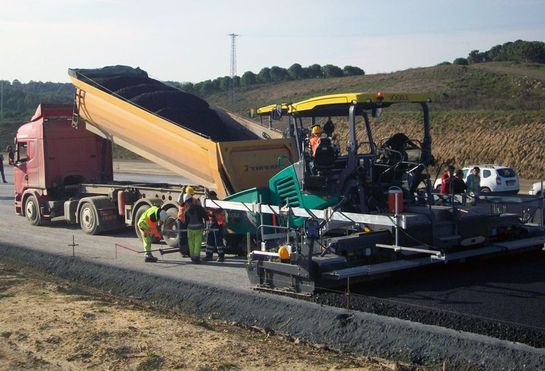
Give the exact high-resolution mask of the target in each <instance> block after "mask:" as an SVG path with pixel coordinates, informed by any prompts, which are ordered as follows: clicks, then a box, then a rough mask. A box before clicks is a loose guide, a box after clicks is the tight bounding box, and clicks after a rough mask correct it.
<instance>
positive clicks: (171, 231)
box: [161, 207, 178, 247]
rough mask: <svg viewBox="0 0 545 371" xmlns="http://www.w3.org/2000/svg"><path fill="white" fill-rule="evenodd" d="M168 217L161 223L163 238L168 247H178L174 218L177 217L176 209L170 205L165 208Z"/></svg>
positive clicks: (176, 227)
mask: <svg viewBox="0 0 545 371" xmlns="http://www.w3.org/2000/svg"><path fill="white" fill-rule="evenodd" d="M166 211H167V215H168V218H167V220H166V222H165V224H163V230H162V231H161V233H162V234H163V240H164V241H165V242H166V244H167V245H168V246H170V247H178V226H177V225H176V219H178V210H176V208H174V207H171V208H169V209H167V210H166Z"/></svg>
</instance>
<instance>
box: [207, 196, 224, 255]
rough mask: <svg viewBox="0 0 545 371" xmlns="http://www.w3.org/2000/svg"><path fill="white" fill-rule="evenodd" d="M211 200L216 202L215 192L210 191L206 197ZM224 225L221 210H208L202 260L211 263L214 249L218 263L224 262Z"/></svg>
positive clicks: (222, 211)
mask: <svg viewBox="0 0 545 371" xmlns="http://www.w3.org/2000/svg"><path fill="white" fill-rule="evenodd" d="M208 197H209V198H210V199H211V200H217V199H218V195H217V194H216V192H214V191H211V192H210V193H209V195H208ZM224 225H225V211H224V210H223V209H212V208H210V209H208V236H207V238H206V257H205V258H204V260H206V261H211V260H212V259H213V256H214V249H216V250H217V252H218V260H216V261H217V262H219V263H223V262H224V261H225V252H224V249H225V245H224V244H223V226H224Z"/></svg>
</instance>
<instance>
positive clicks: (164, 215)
mask: <svg viewBox="0 0 545 371" xmlns="http://www.w3.org/2000/svg"><path fill="white" fill-rule="evenodd" d="M167 218H168V214H167V212H166V211H165V210H161V212H160V213H159V220H161V222H163V223H164V222H165V221H166V220H167Z"/></svg>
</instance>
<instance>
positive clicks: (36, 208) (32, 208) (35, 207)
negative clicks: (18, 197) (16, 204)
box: [25, 196, 44, 225]
mask: <svg viewBox="0 0 545 371" xmlns="http://www.w3.org/2000/svg"><path fill="white" fill-rule="evenodd" d="M25 216H26V218H27V220H28V221H29V223H30V224H32V225H42V224H44V221H43V218H42V214H40V205H39V204H38V200H37V199H36V196H29V197H28V198H27V199H26V201H25Z"/></svg>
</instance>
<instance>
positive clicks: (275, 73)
mask: <svg viewBox="0 0 545 371" xmlns="http://www.w3.org/2000/svg"><path fill="white" fill-rule="evenodd" d="M287 78H288V71H287V70H286V69H285V68H282V67H278V66H273V67H271V81H272V82H280V81H284V80H287Z"/></svg>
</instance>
